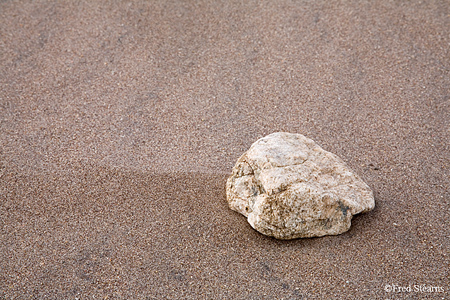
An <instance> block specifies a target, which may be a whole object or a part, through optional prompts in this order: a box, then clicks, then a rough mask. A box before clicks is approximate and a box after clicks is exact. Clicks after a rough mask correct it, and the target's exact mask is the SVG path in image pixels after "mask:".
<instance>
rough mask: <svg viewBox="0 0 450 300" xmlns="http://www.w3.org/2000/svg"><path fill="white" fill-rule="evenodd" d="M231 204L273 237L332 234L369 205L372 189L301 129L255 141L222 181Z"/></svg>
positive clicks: (373, 203) (340, 160)
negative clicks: (293, 132) (299, 131)
mask: <svg viewBox="0 0 450 300" xmlns="http://www.w3.org/2000/svg"><path fill="white" fill-rule="evenodd" d="M226 187H227V200H228V204H229V206H230V208H231V209H233V210H235V211H237V212H239V213H241V214H243V215H244V216H246V217H247V220H248V222H249V223H250V225H251V226H252V227H253V228H254V229H256V230H257V231H259V232H261V233H262V234H265V235H269V236H273V237H275V238H277V239H295V238H301V237H317V236H324V235H336V234H340V233H343V232H345V231H347V230H348V229H349V228H350V225H351V219H352V216H353V215H355V214H358V213H362V212H367V211H370V210H372V209H373V208H374V207H375V201H374V198H373V193H372V190H371V189H370V188H369V186H368V185H367V184H366V183H364V182H363V181H362V180H361V179H360V178H359V177H358V175H356V174H355V173H353V172H352V171H351V170H350V169H349V168H348V167H347V165H346V164H345V163H344V162H343V161H342V159H340V158H339V157H337V156H336V155H334V154H332V153H330V152H327V151H325V150H323V149H322V148H320V147H319V146H318V145H317V144H316V143H315V142H314V141H313V140H311V139H308V138H306V137H305V136H303V135H301V134H291V133H284V132H277V133H273V134H270V135H268V136H266V137H264V138H262V139H260V140H258V141H256V142H255V143H254V144H253V145H252V146H251V147H250V149H249V150H248V151H247V152H245V153H244V154H243V155H242V156H241V157H240V158H239V159H238V161H237V163H236V165H235V166H234V168H233V174H232V176H231V177H230V178H228V180H227V186H226Z"/></svg>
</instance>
